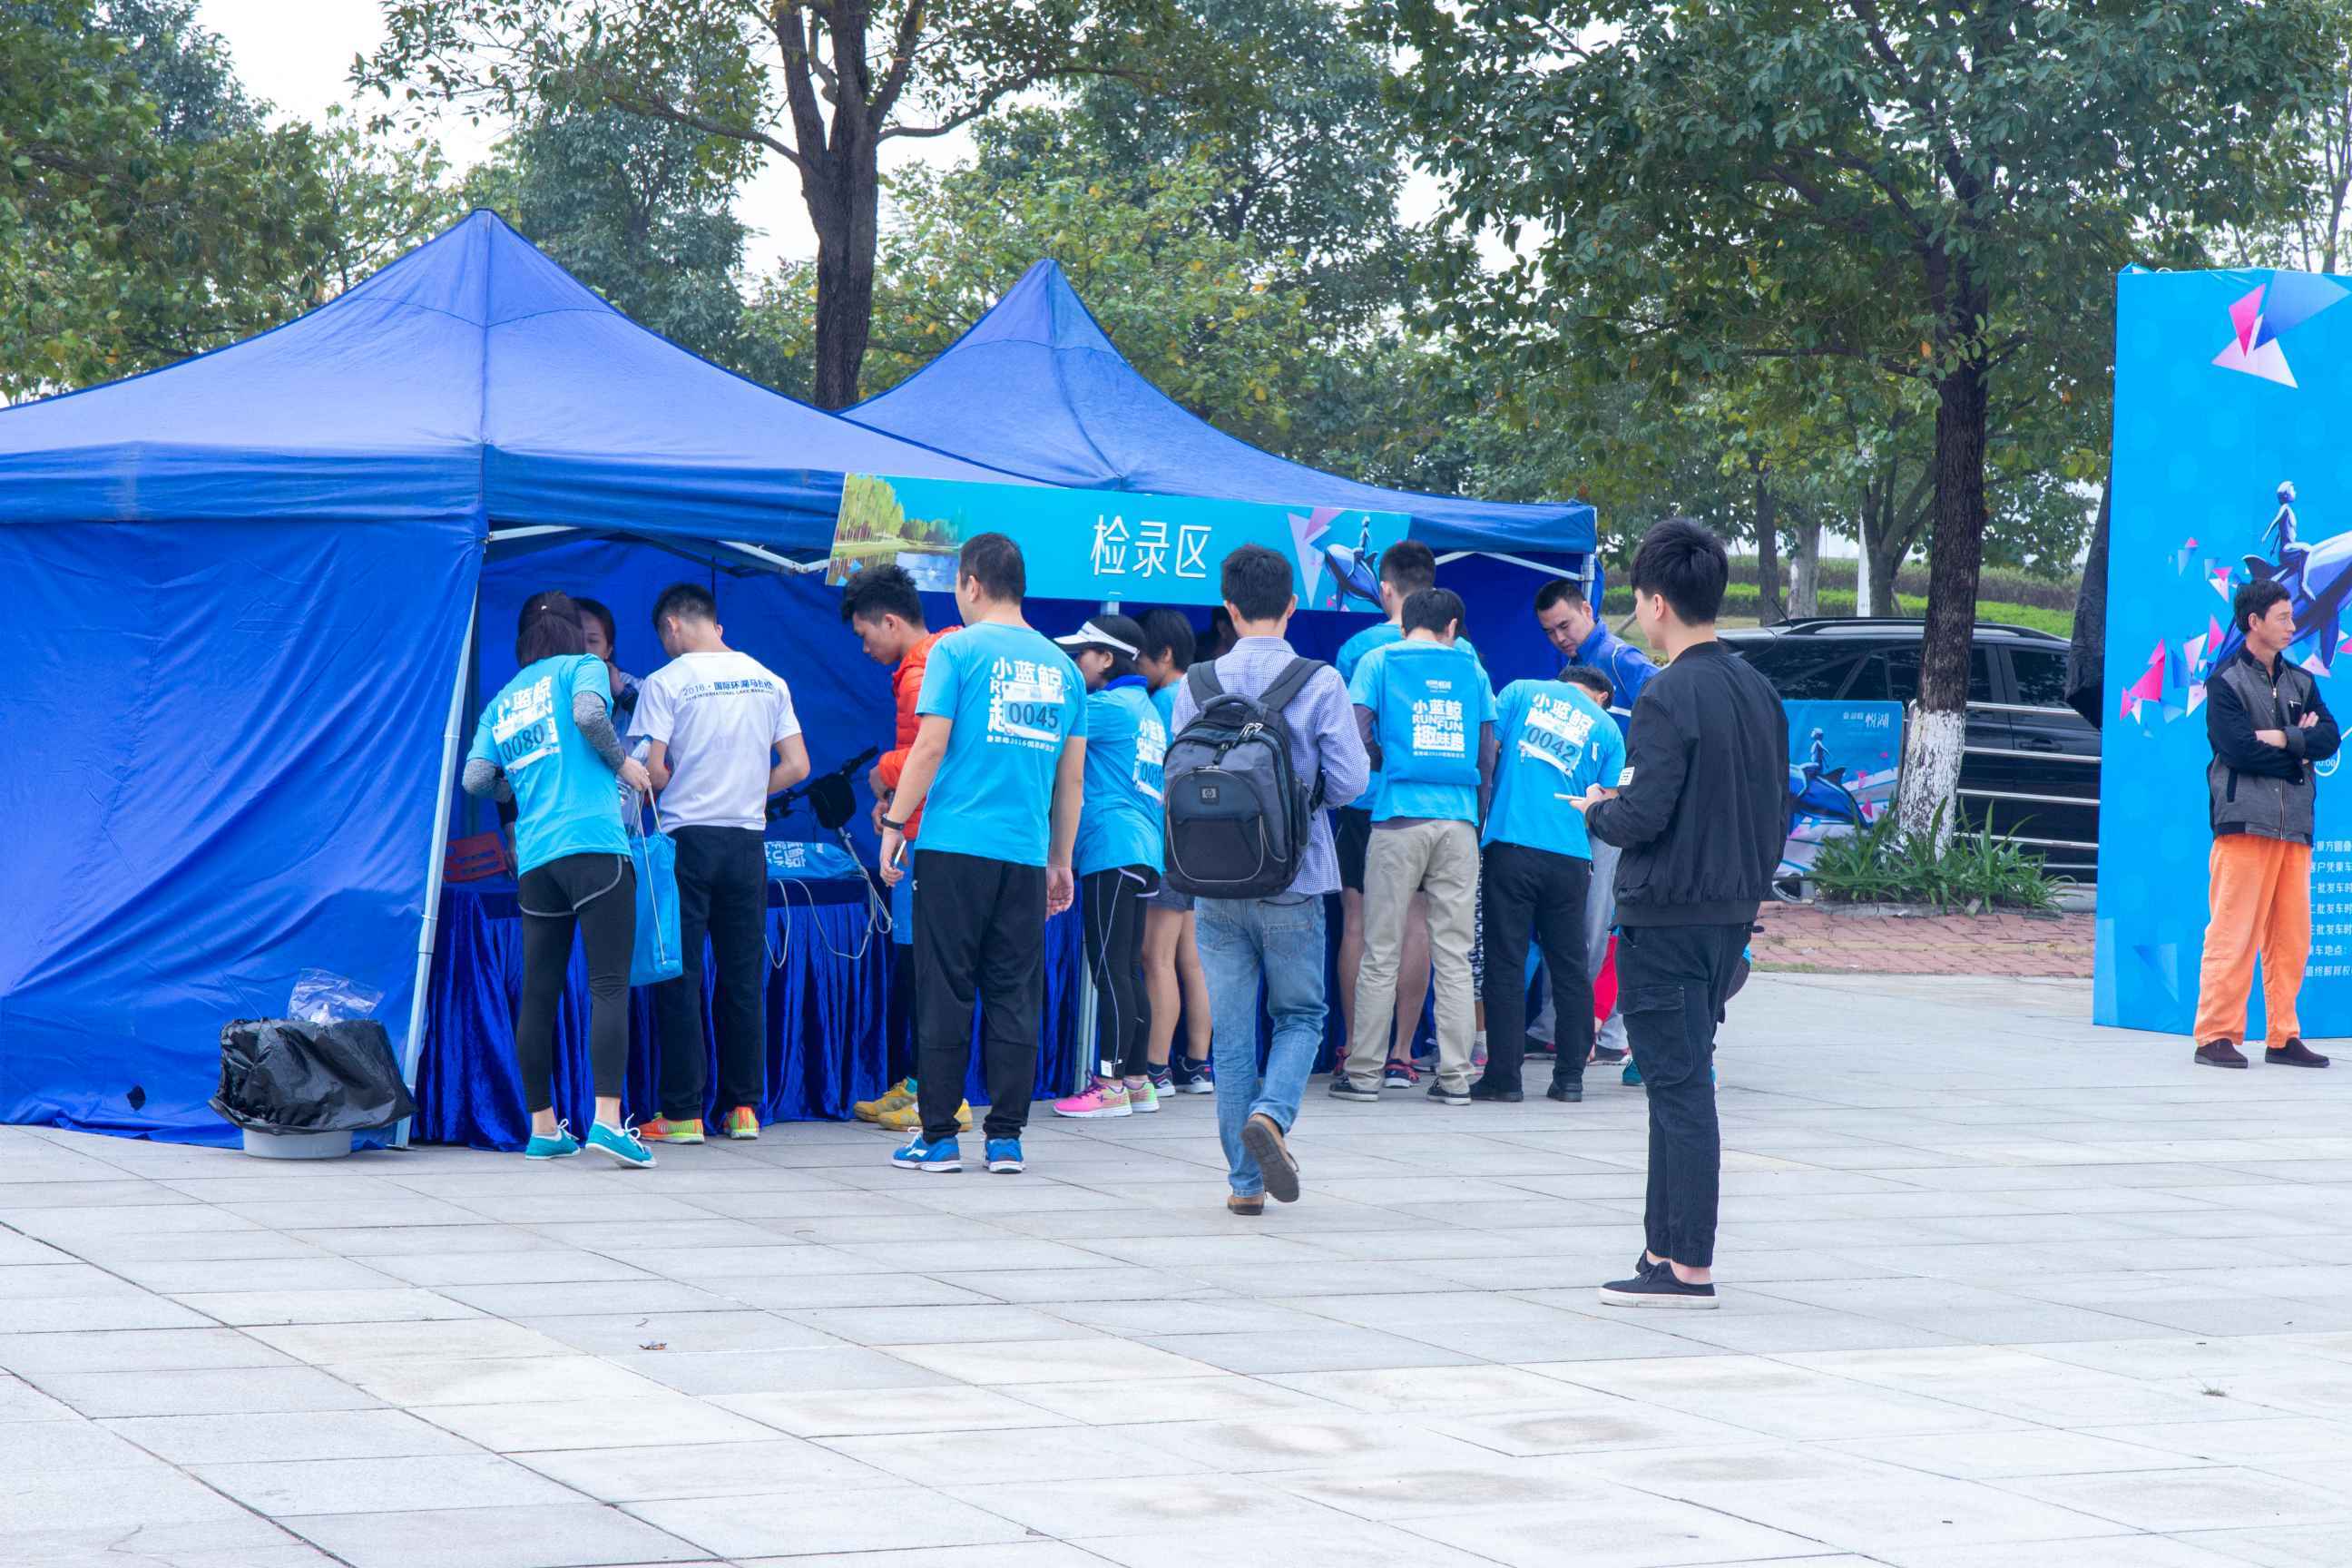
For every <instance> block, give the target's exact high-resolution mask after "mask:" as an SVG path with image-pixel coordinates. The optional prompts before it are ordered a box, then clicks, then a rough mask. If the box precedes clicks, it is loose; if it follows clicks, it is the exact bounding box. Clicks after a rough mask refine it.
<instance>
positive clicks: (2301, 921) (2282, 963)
mask: <svg viewBox="0 0 2352 1568" xmlns="http://www.w3.org/2000/svg"><path fill="white" fill-rule="evenodd" d="M2212 900H2213V918H2212V921H2211V923H2210V924H2209V925H2207V926H2206V928H2205V963H2204V966H2203V969H2202V971H2201V973H2200V974H2199V975H2198V981H2197V1043H2198V1044H2199V1045H2200V1046H2202V1045H2207V1044H2210V1042H2212V1041H2214V1040H2227V1041H2229V1042H2230V1043H2231V1045H2233V1046H2234V1045H2239V1044H2242V1043H2243V1041H2244V1039H2245V1037H2246V993H2247V992H2249V991H2251V990H2252V988H2253V984H2254V958H2255V955H2256V954H2257V953H2259V954H2260V955H2261V957H2262V961H2263V1000H2264V1002H2265V1004H2266V1007H2265V1011H2266V1013H2267V1014H2268V1022H2269V1029H2268V1033H2267V1035H2266V1037H2265V1040H2264V1043H2265V1044H2267V1045H2270V1046H2273V1047H2277V1046H2284V1045H2285V1044H2286V1043H2287V1041H2289V1040H2291V1039H2294V1037H2297V1036H2298V1035H2300V1034H2301V1033H2302V1032H2303V1030H2302V1026H2301V1025H2299V1024H2297V1023H2296V1022H2295V1016H2294V1000H2295V993H2297V992H2298V991H2300V990H2302V989H2303V965H2304V961H2305V960H2306V959H2308V958H2309V957H2310V956H2311V846H2310V845H2308V844H2287V843H2284V842H2282V841H2281V840H2279V839H2276V838H2258V837H2255V836H2254V835H2252V834H2251V833H2232V834H2231V835H2229V836H2228V837H2221V838H2216V839H2215V840H2213V858H2212Z"/></svg>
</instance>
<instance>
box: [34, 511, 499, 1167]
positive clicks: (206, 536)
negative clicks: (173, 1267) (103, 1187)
mask: <svg viewBox="0 0 2352 1568" xmlns="http://www.w3.org/2000/svg"><path fill="white" fill-rule="evenodd" d="M482 532H483V530H482V525H481V523H480V521H479V520H478V519H450V520H446V521H438V522H411V523H401V524H383V523H378V524H370V525H365V526H358V525H352V524H349V523H344V522H336V521H323V520H322V521H316V522H310V523H293V524H289V523H283V522H278V523H271V524H268V525H262V524H257V523H235V522H218V523H175V524H118V525H111V526H106V525H92V524H73V525H61V526H57V527H45V526H29V527H16V528H0V578H5V580H6V581H7V582H8V583H9V584H11V591H12V594H13V595H15V610H16V613H15V614H14V615H12V616H11V617H10V621H11V625H10V628H9V630H8V632H7V634H6V638H7V646H6V647H5V655H0V661H5V669H6V672H7V678H8V690H9V694H10V698H11V707H12V709H13V712H12V715H11V716H12V719H13V720H14V722H13V723H12V725H11V728H12V730H13V731H15V733H16V736H17V737H18V739H19V742H20V743H27V742H28V743H29V744H30V754H31V755H32V756H33V757H35V758H37V759H38V765H37V766H32V767H26V766H16V767H10V768H7V769H5V770H0V810H5V814H6V820H8V821H9V822H10V823H12V824H14V825H15V826H16V842H15V843H14V845H13V846H12V847H11V851H10V853H9V854H8V855H7V856H6V857H5V858H4V859H5V865H6V868H7V869H6V872H5V882H4V883H0V888H5V892H0V901H5V908H6V909H7V910H8V911H9V916H8V919H7V920H6V921H5V922H0V1122H47V1123H54V1124H56V1125H59V1126H66V1127H75V1128H88V1129H93V1130H103V1131H115V1132H144V1133H149V1134H152V1135H154V1136H158V1137H164V1138H172V1139H181V1140H188V1141H196V1142H224V1141H226V1140H227V1139H228V1138H230V1137H231V1136H233V1133H232V1131H231V1130H230V1129H229V1128H227V1127H226V1125H225V1124H224V1123H223V1122H222V1121H220V1119H219V1118H218V1117H217V1116H216V1115H215V1114H214V1113H213V1112H212V1111H211V1110H208V1109H207V1108H206V1107H205V1100H206V1099H207V1098H208V1097H209V1096H210V1095H211V1094H212V1092H213V1090H214V1089H215V1086H216V1082H217V1079H218V1065H219V1041H220V1031H221V1026H223V1025H224V1024H226V1023H228V1022H229V1021H230V1020H232V1019H236V1018H240V1017H255V1016H280V1015H282V1014H284V1012H285V1011H286V1005H287V1001H288V997H289V993H290V992H291V990H292V988H293V985H294V981H295V977H296V974H297V973H299V971H301V970H304V969H322V970H327V971H330V972H331V973H336V974H340V975H343V976H347V977H349V978H350V979H352V980H354V981H357V982H359V983H360V984H362V985H365V986H367V987H369V988H371V989H373V990H377V991H380V992H382V993H383V1002H382V1003H381V1004H380V1005H379V1006H378V1008H377V1013H378V1016H380V1017H382V1018H383V1019H384V1020H385V1021H386V1025H387V1027H388V1029H389V1030H390V1032H391V1033H392V1035H393V1036H394V1042H393V1043H394V1047H395V1048H397V1047H399V1045H400V1043H401V1041H400V1037H401V1035H402V1034H403V1032H404V1026H405V1020H406V1018H407V1016H408V1000H409V993H410V989H411V986H412V984H413V978H414V974H413V972H414V969H415V954H416V941H417V934H418V927H419V921H420V919H421V917H422V913H423V905H424V894H425V869H426V861H427V854H428V848H429V842H430V838H431V835H432V825H433V801H434V793H435V792H434V782H435V777H436V773H437V769H438V765H439V760H440V738H441V734H442V731H443V726H444V722H445V721H446V716H447V710H448V701H449V690H450V682H451V679H452V678H453V677H454V675H455V674H456V670H457V657H458V651H459V645H460V642H461V640H462V639H463V637H464V635H465V628H466V616H467V610H468V608H469V606H470V605H471V603H472V597H473V591H474V585H475V579H476V575H477V572H478V563H479V561H480V558H481V540H482Z"/></svg>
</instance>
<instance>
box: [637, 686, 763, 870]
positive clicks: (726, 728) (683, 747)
mask: <svg viewBox="0 0 2352 1568" xmlns="http://www.w3.org/2000/svg"><path fill="white" fill-rule="evenodd" d="M800 732H801V721H800V719H799V717H798V716H797V715H795V714H794V713H793V694H792V691H791V690H790V689H788V688H787V687H786V686H785V685H784V683H783V680H782V679H781V678H780V677H778V676H777V675H775V674H774V673H773V672H772V671H771V670H770V669H769V668H767V667H766V666H765V665H762V664H761V662H760V661H759V660H758V659H756V658H752V657H751V655H749V654H744V653H737V652H735V651H734V650H733V649H732V648H730V649H728V650H727V651H725V652H723V653H688V654H680V655H679V656H678V657H677V658H674V659H672V660H670V661H669V663H667V664H666V665H664V666H662V667H661V668H659V669H657V670H656V671H654V673H653V674H651V675H648V676H646V678H645V679H642V680H640V681H638V682H637V710H636V714H635V717H634V718H633V719H632V720H631V721H630V725H629V739H630V740H631V742H636V741H639V740H647V741H659V742H662V744H663V745H664V746H666V747H667V749H668V751H667V757H668V763H669V770H670V780H669V787H668V788H667V789H665V790H663V791H662V793H661V821H662V826H664V827H748V828H750V829H751V830H752V831H753V832H755V833H756V832H759V831H761V829H763V828H765V827H766V826H767V805H768V770H769V765H770V763H771V760H772V754H773V752H774V749H775V746H776V744H777V742H781V741H785V740H789V739H790V738H791V737H793V736H794V735H797V734H799V733H800Z"/></svg>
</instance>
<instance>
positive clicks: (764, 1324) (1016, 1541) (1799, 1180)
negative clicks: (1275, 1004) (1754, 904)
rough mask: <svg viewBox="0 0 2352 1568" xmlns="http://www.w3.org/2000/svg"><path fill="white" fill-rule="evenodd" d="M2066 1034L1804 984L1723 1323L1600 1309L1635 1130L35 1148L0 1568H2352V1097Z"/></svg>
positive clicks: (2042, 1018)
mask: <svg viewBox="0 0 2352 1568" xmlns="http://www.w3.org/2000/svg"><path fill="white" fill-rule="evenodd" d="M2088 1005H2089V987H2088V986H2087V985H2085V984H2081V983H2079V982H2065V981H2023V980H2009V981H1992V980H1949V979H1941V980H1907V981H1888V980H1885V979H1871V980H1864V979H1857V978H1823V977H1815V976H1767V977H1761V978H1759V979H1758V980H1757V981H1756V982H1755V983H1754V984H1752V985H1751V986H1750V988H1749V989H1748V992H1747V993H1746V994H1744V995H1743V996H1742V997H1741V998H1740V999H1739V1000H1738V1002H1737V1003H1736V1004H1735V1005H1734V1007H1735V1015H1734V1020H1733V1024H1732V1026H1731V1027H1730V1028H1729V1030H1728V1031H1727V1042H1726V1050H1725V1055H1724V1057H1723V1059H1722V1076H1723V1097H1722V1103H1723V1112H1724V1121H1725V1126H1726V1138H1727V1146H1728V1149H1729V1150H1730V1151H1731V1152H1730V1153H1729V1154H1728V1157H1727V1175H1726V1201H1725V1205H1724V1220H1725V1226H1724V1235H1723V1245H1722V1251H1721V1255H1720V1258H1719V1268H1718V1278H1719V1279H1720V1280H1721V1281H1722V1289H1723V1290H1724V1292H1725V1298H1726V1299H1725V1305H1724V1309H1723V1310H1721V1311H1719V1312H1716V1313H1712V1314H1707V1313H1675V1312H1665V1313H1658V1312H1644V1313H1628V1312H1622V1311H1612V1310H1609V1309H1604V1308H1602V1307H1601V1306H1599V1305H1598V1304H1597V1303H1596V1301H1595V1300H1594V1298H1593V1292H1592V1287H1593V1285H1594V1283H1595V1282H1596V1281H1598V1280H1600V1279H1604V1278H1608V1277H1612V1276H1614V1275H1617V1274H1621V1273H1622V1272H1623V1271H1624V1270H1625V1268H1626V1266H1627V1265H1628V1264H1630V1263H1631V1262H1632V1260H1633V1255H1634V1253H1635V1252H1636V1250H1637V1249H1638V1248H1639V1247H1640V1230H1639V1226H1638V1223H1637V1215H1638V1214H1639V1211H1640V1207H1641V1203H1640V1195H1641V1192H1642V1184H1643V1182H1642V1175H1641V1164H1642V1160H1643V1121H1642V1105H1641V1098H1640V1094H1639V1091H1638V1090H1634V1089H1624V1088H1622V1087H1620V1086H1618V1085H1617V1083H1616V1082H1615V1075H1614V1074H1613V1073H1612V1074H1610V1075H1608V1077H1607V1078H1606V1079H1603V1078H1601V1077H1599V1076H1598V1075H1596V1077H1595V1079H1594V1080H1593V1092H1592V1094H1591V1098H1590V1099H1588V1100H1586V1101H1585V1103H1584V1104H1583V1105H1581V1106H1575V1107H1566V1106H1559V1105H1555V1104H1552V1103H1550V1102H1549V1101H1546V1100H1540V1099H1538V1100H1532V1101H1530V1102H1528V1103H1527V1104H1525V1105H1520V1106H1511V1107H1501V1106H1496V1107H1486V1106H1478V1107H1472V1108H1469V1109H1466V1110H1447V1109H1444V1108H1441V1107H1437V1106H1433V1105H1431V1104H1429V1103H1428V1102H1427V1101H1425V1100H1422V1099H1421V1098H1419V1097H1418V1096H1412V1097H1408V1096H1406V1095H1403V1094H1397V1095H1392V1096H1391V1097H1390V1100H1389V1101H1388V1102H1387V1103H1383V1104H1381V1105H1379V1106H1361V1107H1360V1106H1349V1105H1344V1104H1338V1103H1334V1102H1332V1101H1329V1100H1326V1099H1324V1098H1323V1097H1322V1093H1321V1089H1322V1083H1321V1080H1319V1079H1318V1080H1317V1082H1316V1084H1315V1086H1314V1089H1313V1091H1312V1094H1311V1098H1310V1099H1309V1100H1308V1103H1307V1109H1306V1112H1305V1116H1304V1118H1303V1121H1302V1125H1301V1127H1300V1129H1299V1133H1298V1136H1297V1149H1298V1152H1299V1155H1300V1158H1301V1161H1302V1163H1303V1164H1304V1166H1305V1174H1306V1181H1307V1199H1306V1201H1304V1202H1302V1203H1300V1204H1298V1205H1296V1206H1295V1207H1290V1208H1283V1209H1276V1210H1273V1211H1271V1212H1270V1213H1269V1214H1268V1215H1267V1216H1266V1217H1265V1219H1264V1220H1263V1221H1258V1222H1251V1221H1245V1220H1240V1219H1235V1218H1233V1217H1230V1216H1228V1215H1226V1214H1225V1213H1224V1211H1223V1207H1222V1204H1221V1200H1222V1195H1223V1177H1222V1170H1221V1167H1220V1164H1219V1162H1218V1156H1217V1153H1216V1147H1215V1142H1214V1135H1213V1119H1212V1117H1211V1114H1210V1107H1211V1104H1212V1102H1211V1101H1209V1100H1205V1099H1187V1100H1180V1101H1179V1102H1177V1103H1176V1104H1175V1105H1174V1106H1173V1107H1172V1108H1171V1110H1168V1111H1166V1112H1164V1113H1162V1114H1160V1115H1159V1116H1156V1117H1145V1118H1136V1119H1131V1120H1128V1121H1111V1122H1104V1123H1092V1124H1084V1125H1069V1124H1064V1125H1059V1126H1055V1125H1049V1124H1048V1123H1050V1122H1051V1121H1052V1119H1051V1118H1050V1116H1046V1115H1045V1114H1044V1113H1043V1108H1042V1107H1041V1108H1040V1116H1039V1121H1038V1123H1037V1125H1036V1126H1035V1127H1034V1131H1033V1135H1032V1137H1031V1139H1030V1140H1029V1155H1030V1160H1031V1166H1032V1169H1031V1172H1030V1173H1029V1174H1027V1175H1024V1176H1020V1177H1003V1176H990V1175H986V1174H983V1173H976V1172H967V1173H964V1174H961V1175H958V1176H953V1177H945V1178H941V1177H936V1176H927V1175H917V1174H914V1173H906V1172H900V1171H895V1170H891V1169H888V1168H887V1167H886V1166H885V1164H884V1163H883V1161H884V1156H885V1154H886V1153H887V1149H888V1147H889V1140H888V1139H887V1136H886V1135H884V1134H881V1133H879V1132H877V1131H873V1130H871V1129H865V1128H851V1127H835V1126H819V1127H790V1128H785V1129H782V1130H777V1131H772V1132H771V1133H770V1135H769V1136H768V1137H767V1138H766V1139H764V1140H763V1141H762V1142H759V1143H757V1144H754V1145H748V1146H730V1145H719V1144H713V1145H711V1146H709V1147H707V1148H703V1149H698V1150H686V1151H670V1150H664V1151H663V1152H662V1154H661V1159H662V1162H663V1163H662V1168H661V1169H659V1170H656V1171H651V1172H620V1171H614V1170H611V1169H607V1168H604V1167H601V1166H596V1165H591V1164H588V1163H585V1162H584V1161H581V1162H573V1163H566V1164H561V1165H552V1166H526V1165H525V1164H524V1163H522V1161H521V1160H520V1159H519V1158H516V1157H513V1156H507V1155H492V1154H479V1153H472V1152H463V1151H457V1150H446V1149H433V1150H420V1151H416V1152H410V1153H406V1154H389V1153H386V1154H374V1155H366V1156H362V1157H358V1158H354V1159H352V1160H349V1161H345V1162H341V1163H334V1164H329V1165H320V1166H310V1167H306V1166H299V1165H273V1164H270V1163H263V1162H259V1161H254V1160H248V1159H246V1158H244V1157H242V1156H240V1155H236V1154H231V1153H223V1152H214V1151H204V1150H191V1149H184V1148H174V1147H169V1146H163V1145H155V1144H146V1143H137V1142H126V1141H121V1140H116V1139H107V1138H94V1137H77V1136H70V1135H65V1134H56V1133H48V1132H38V1131H26V1130H22V1129H6V1130H0V1369H5V1375H0V1475H5V1477H6V1478H7V1484H6V1485H5V1486H0V1562H5V1563H12V1564H14V1563H27V1564H40V1565H42V1568H80V1565H82V1564H98V1563H104V1564H109V1565H111V1568H124V1565H131V1568H137V1565H142V1564H160V1563H170V1564H179V1565H184V1568H195V1565H203V1568H297V1565H308V1564H327V1563H347V1564H352V1565H353V1568H568V1565H574V1564H581V1565H584V1564H624V1563H718V1562H727V1563H768V1562H770V1561H772V1560H789V1561H791V1562H792V1563H795V1564H807V1563H826V1564H851V1563H855V1564H858V1565H861V1568H1096V1565H1099V1564H1103V1563H1121V1564H1129V1565H1132V1568H1179V1565H1182V1568H1191V1565H1193V1564H1208V1565H1211V1568H1215V1565H1218V1564H1223V1563H1237V1564H1242V1563H1245V1564H1275V1565H1277V1568H1471V1565H1475V1564H1495V1563H1502V1564H1515V1565H1516V1564H1524V1565H1529V1568H1534V1565H1552V1564H1590V1565H1592V1568H1647V1565H1666V1564H1698V1563H1778V1564H1783V1565H1787V1568H1833V1565H1834V1568H1852V1565H1859V1564H1864V1563H1885V1564H1895V1565H1898V1568H1962V1565H1967V1568H2041V1565H2042V1564H2063V1565H2064V1568H2192V1565H2197V1564H2212V1565H2220V1564H2225V1563H2236V1564H2242V1563H2267V1564H2289V1563H2308V1564H2340V1563H2347V1562H2352V1468H2347V1461H2352V1264H2347V1252H2352V1205H2347V1203H2346V1201H2345V1198H2346V1195H2347V1191H2352V1186H2347V1184H2352V1126H2347V1114H2346V1113H2347V1109H2352V1063H2347V1064H2346V1067H2344V1068H2337V1069H2336V1070H2335V1071H2332V1072H2328V1073H2308V1072H2290V1071H2288V1070H2287V1069H2284V1068H2272V1069H2266V1068H2263V1066H2261V1065H2260V1062H2259V1058H2257V1065H2256V1066H2255V1067H2254V1068H2253V1069H2252V1071H2249V1072H2243V1073H2222V1072H2217V1071H2213V1070H2210V1069H2200V1068H2191V1066H2190V1065H2189V1059H2188V1058H2189V1047H2188V1045H2187V1043H2186V1042H2183V1041H2176V1040H2168V1039H2159V1038H2154V1037H2146V1036H2134V1035H2120V1034H2108V1033H2103V1032H2100V1031H2095V1030H2094V1029H2092V1028H2091V1027H2089V1026H2088V1025H2087V1024H2086V1023H2084V1021H2083V1020H2084V1017H2085V1016H2086V1015H2087V1012H2088Z"/></svg>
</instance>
